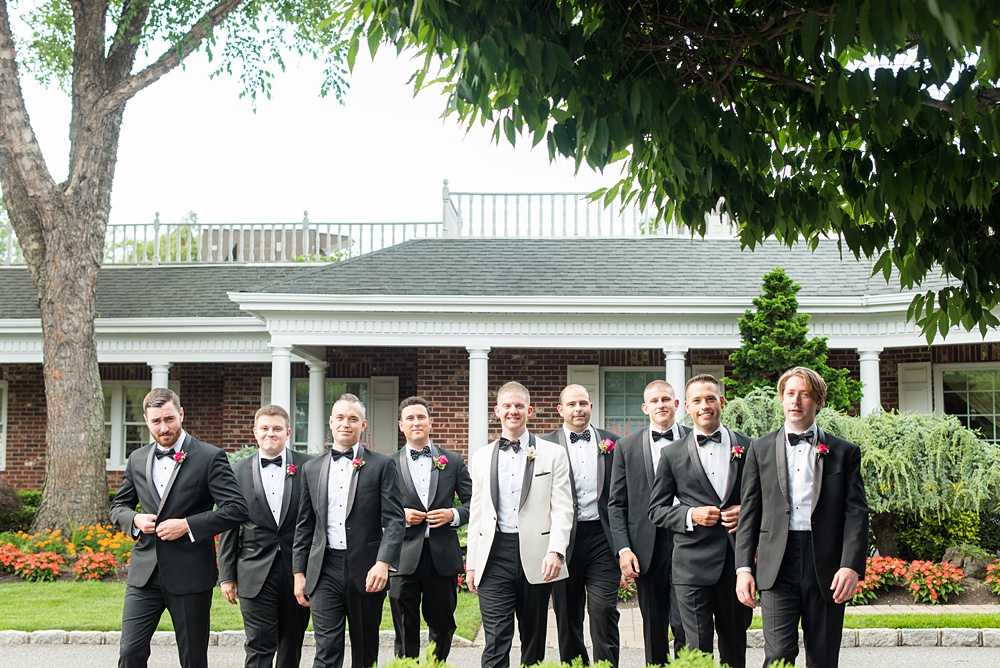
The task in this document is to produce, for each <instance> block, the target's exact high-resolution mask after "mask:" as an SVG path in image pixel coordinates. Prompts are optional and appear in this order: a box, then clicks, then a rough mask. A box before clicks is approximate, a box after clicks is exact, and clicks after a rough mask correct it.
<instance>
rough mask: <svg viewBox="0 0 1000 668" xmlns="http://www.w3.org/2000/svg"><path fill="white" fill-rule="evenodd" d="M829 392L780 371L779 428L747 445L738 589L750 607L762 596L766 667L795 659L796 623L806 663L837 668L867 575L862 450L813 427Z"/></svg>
mask: <svg viewBox="0 0 1000 668" xmlns="http://www.w3.org/2000/svg"><path fill="white" fill-rule="evenodd" d="M826 392H827V388H826V382H824V380H823V378H822V377H821V376H820V375H819V374H818V373H816V372H815V371H813V370H812V369H807V368H805V367H795V368H794V369H791V370H789V371H786V372H785V374H784V375H783V376H781V378H780V379H779V380H778V395H779V396H780V397H781V407H782V409H783V410H784V413H785V425H784V426H783V427H782V428H781V429H779V430H777V431H775V432H772V433H770V434H767V435H766V436H762V437H761V438H758V439H756V440H755V441H754V442H753V444H752V445H751V446H750V451H749V453H748V456H747V463H746V468H745V470H744V472H743V498H742V501H743V505H742V509H741V512H740V523H739V529H738V531H737V534H736V566H737V580H736V592H737V594H738V595H739V598H740V601H742V602H743V604H744V605H746V606H748V607H750V608H753V607H754V606H755V605H756V601H755V595H756V593H757V591H760V603H761V608H762V613H763V615H762V616H763V620H762V621H763V625H764V665H765V666H768V665H770V664H771V663H773V662H776V661H778V660H780V659H784V660H786V661H788V662H789V663H794V662H795V658H796V656H798V653H799V646H798V626H799V620H800V619H801V620H802V634H803V637H804V640H805V650H806V663H808V664H809V665H810V666H815V667H816V668H835V667H836V666H837V664H838V661H839V656H840V637H841V634H842V633H843V626H844V604H845V603H846V602H847V601H849V600H851V598H852V597H853V596H854V594H855V592H856V590H857V586H858V578H859V577H860V576H861V575H862V574H863V573H864V572H865V557H866V556H867V551H868V502H867V500H866V499H865V488H864V484H863V482H862V480H861V451H860V450H859V449H858V446H857V445H855V444H854V443H851V442H850V441H845V440H844V439H841V438H838V437H836V436H834V435H833V434H828V433H826V432H824V431H823V430H822V429H820V428H819V427H817V426H816V414H817V413H818V412H819V411H820V409H821V408H823V404H824V403H825V402H826ZM758 548H759V551H758ZM755 556H756V566H755V563H754V557H755ZM755 569H756V574H755V572H754V571H755Z"/></svg>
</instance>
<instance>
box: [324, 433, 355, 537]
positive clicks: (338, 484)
mask: <svg viewBox="0 0 1000 668" xmlns="http://www.w3.org/2000/svg"><path fill="white" fill-rule="evenodd" d="M352 450H353V452H352V454H351V455H350V456H348V457H341V458H340V459H333V458H332V457H330V455H329V454H327V455H325V456H326V457H330V459H331V460H332V461H331V462H330V473H329V475H328V477H327V496H326V545H327V547H331V548H333V549H334V550H346V549H347V530H346V529H345V528H344V525H345V523H346V522H347V493H348V491H349V490H350V489H351V478H352V477H353V476H354V464H353V460H354V459H356V458H357V456H358V446H357V445H355V446H354V448H352Z"/></svg>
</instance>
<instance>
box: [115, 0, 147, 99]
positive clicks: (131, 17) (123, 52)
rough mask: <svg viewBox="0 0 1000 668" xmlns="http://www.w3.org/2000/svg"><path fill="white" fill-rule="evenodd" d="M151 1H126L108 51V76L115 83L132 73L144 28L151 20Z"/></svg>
mask: <svg viewBox="0 0 1000 668" xmlns="http://www.w3.org/2000/svg"><path fill="white" fill-rule="evenodd" d="M151 5H152V3H151V2H150V0H125V2H123V3H122V11H121V16H119V18H118V27H117V29H116V30H115V36H114V39H113V40H112V42H111V49H110V50H109V51H108V59H107V60H108V74H109V75H110V77H111V80H112V81H114V82H115V83H118V82H120V81H122V80H123V79H124V78H125V77H127V76H128V75H129V74H131V73H132V65H133V64H135V54H136V52H137V51H138V50H139V37H140V36H141V35H142V27H143V26H144V25H145V24H146V20H147V19H148V18H149V8H150V6H151Z"/></svg>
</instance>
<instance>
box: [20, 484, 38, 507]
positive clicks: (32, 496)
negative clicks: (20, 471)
mask: <svg viewBox="0 0 1000 668" xmlns="http://www.w3.org/2000/svg"><path fill="white" fill-rule="evenodd" d="M17 495H18V496H19V497H21V501H22V502H23V503H24V505H26V506H28V507H30V508H34V509H35V510H38V504H40V503H41V502H42V490H40V489H20V490H18V492H17Z"/></svg>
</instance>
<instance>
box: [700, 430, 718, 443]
mask: <svg viewBox="0 0 1000 668" xmlns="http://www.w3.org/2000/svg"><path fill="white" fill-rule="evenodd" d="M712 442H715V443H722V432H721V431H716V432H714V433H712V434H698V445H707V444H709V443H712Z"/></svg>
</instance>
